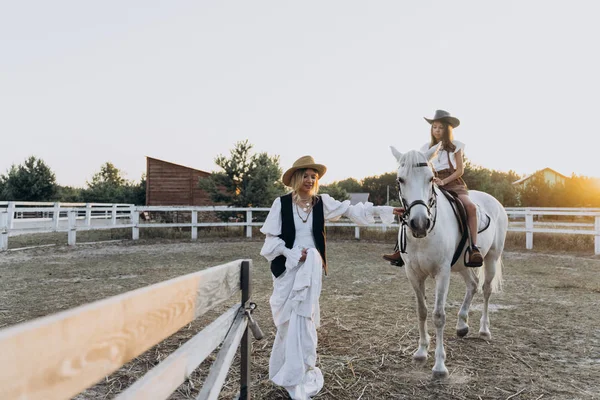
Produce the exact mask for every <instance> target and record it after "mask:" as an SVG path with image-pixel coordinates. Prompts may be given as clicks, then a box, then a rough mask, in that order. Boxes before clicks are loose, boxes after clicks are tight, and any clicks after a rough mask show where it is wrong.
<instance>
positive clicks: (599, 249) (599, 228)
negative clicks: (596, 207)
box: [594, 215, 600, 255]
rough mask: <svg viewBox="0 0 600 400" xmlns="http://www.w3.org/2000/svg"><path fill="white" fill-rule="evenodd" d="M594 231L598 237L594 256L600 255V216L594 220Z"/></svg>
mask: <svg viewBox="0 0 600 400" xmlns="http://www.w3.org/2000/svg"><path fill="white" fill-rule="evenodd" d="M594 229H595V231H596V237H595V238H594V254H596V255H598V254H600V215H596V218H595V219H594Z"/></svg>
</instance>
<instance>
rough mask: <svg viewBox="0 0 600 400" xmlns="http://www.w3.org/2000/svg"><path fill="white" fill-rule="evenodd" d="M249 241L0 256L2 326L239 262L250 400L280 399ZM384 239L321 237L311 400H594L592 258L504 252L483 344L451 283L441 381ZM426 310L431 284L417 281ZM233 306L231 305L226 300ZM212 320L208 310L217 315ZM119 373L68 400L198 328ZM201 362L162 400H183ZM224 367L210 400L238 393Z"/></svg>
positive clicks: (254, 243) (264, 274) (598, 336)
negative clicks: (250, 290)
mask: <svg viewBox="0 0 600 400" xmlns="http://www.w3.org/2000/svg"><path fill="white" fill-rule="evenodd" d="M261 245H262V242H261V241H260V240H258V239H255V240H227V239H218V240H202V241H199V242H189V241H185V240H183V241H182V240H177V241H175V240H171V241H169V240H160V241H159V240H142V241H140V242H138V243H133V242H130V241H126V242H122V243H107V244H88V245H79V246H77V247H75V248H68V247H67V246H56V247H47V248H39V249H30V250H22V251H15V252H9V253H4V254H0V328H4V327H6V326H10V325H13V324H16V323H19V322H23V321H27V320H31V319H33V318H36V317H41V316H44V315H47V314H51V313H55V312H57V311H61V310H66V309H69V308H72V307H75V306H78V305H81V304H84V303H88V302H91V301H94V300H99V299H103V298H106V297H108V296H112V295H116V294H119V293H123V292H126V291H129V290H132V289H135V288H138V287H142V286H146V285H149V284H153V283H157V282H160V281H163V280H166V279H169V278H173V277H176V276H179V275H183V274H186V273H190V272H195V271H197V270H199V269H203V268H206V267H210V266H214V265H218V264H222V263H224V262H228V261H232V260H234V259H238V258H251V259H253V261H254V265H253V272H252V273H253V285H254V294H253V300H254V302H256V303H257V304H258V310H257V311H256V312H255V313H254V316H255V319H256V320H257V321H258V323H259V324H260V326H261V327H262V330H263V331H264V333H265V338H264V339H263V340H262V341H260V342H256V341H255V342H254V344H253V351H252V382H253V386H252V392H253V398H254V399H286V398H287V395H286V393H285V391H284V390H282V389H280V388H278V387H275V386H273V385H272V384H271V383H270V381H269V380H268V357H269V352H270V348H271V345H272V342H273V338H274V335H275V329H274V326H273V323H272V320H271V313H270V310H269V307H268V298H269V295H270V292H271V286H272V283H271V282H272V281H271V276H270V273H269V269H268V265H267V263H266V261H265V260H264V259H262V258H261V257H260V256H259V251H260V247H261ZM392 246H393V243H376V242H366V241H353V240H347V241H330V242H329V246H328V256H329V257H328V258H329V264H330V274H329V276H328V277H326V278H325V279H324V285H323V292H322V295H321V307H322V315H321V320H322V326H321V328H320V330H319V347H318V353H319V359H318V365H319V366H320V368H321V369H322V370H323V373H324V375H325V387H324V389H323V391H322V392H321V393H320V394H319V395H318V396H317V397H316V398H318V399H363V400H366V399H569V400H571V399H596V398H600V257H598V256H589V255H578V256H574V255H568V254H542V253H539V252H525V251H510V252H505V255H504V278H505V285H504V292H503V293H501V294H496V295H493V296H492V299H491V306H490V309H491V314H490V320H491V332H492V339H491V340H490V341H484V340H481V339H479V338H478V336H477V331H478V329H479V318H480V316H481V312H480V310H481V308H480V306H481V295H480V294H478V295H476V297H475V300H474V302H473V307H472V310H471V314H470V326H471V331H470V332H469V334H468V335H467V337H465V338H463V339H459V338H457V337H456V334H455V324H456V314H457V312H458V308H459V306H460V304H461V302H462V298H463V296H464V284H463V282H462V280H461V279H460V277H459V276H455V277H453V280H452V283H451V288H450V293H449V296H448V302H447V307H446V312H447V324H446V330H445V345H446V352H447V361H446V365H447V367H448V369H449V371H450V377H449V378H448V379H447V380H445V381H434V380H432V378H431V368H432V366H433V359H432V358H433V357H432V356H433V348H434V345H435V334H434V331H433V325H432V322H431V318H429V320H428V325H429V331H430V334H431V336H432V345H431V349H430V357H429V359H428V361H427V363H426V365H424V366H420V365H415V364H413V363H412V361H411V355H412V353H413V352H414V351H415V349H416V346H417V339H418V331H417V320H416V315H415V302H414V296H413V292H412V288H411V287H410V285H409V283H408V280H407V278H406V276H405V273H404V271H403V269H400V268H397V267H392V266H389V264H386V263H385V262H383V260H381V258H380V255H381V254H382V253H385V252H389V251H390V249H391V247H392ZM427 293H428V305H429V312H430V314H431V309H432V300H433V281H431V280H429V281H428V285H427ZM233 301H235V299H232V303H233ZM215 314H216V313H215ZM209 317H212V316H207V318H204V320H200V321H198V322H195V323H194V324H191V325H190V326H188V327H186V328H184V329H183V330H181V331H180V332H178V333H177V334H175V335H173V336H172V337H171V338H169V339H168V340H166V341H165V342H163V343H161V344H160V345H158V346H155V347H154V348H152V349H150V350H149V351H148V352H146V353H145V354H143V355H142V356H140V357H138V358H137V359H135V360H134V361H132V362H131V363H129V364H127V365H126V366H124V367H123V368H122V369H120V370H119V371H118V372H116V373H115V374H113V375H111V376H109V377H107V378H106V379H105V380H103V381H102V382H101V383H99V384H98V385H96V386H94V387H92V388H90V389H88V390H87V391H85V392H84V393H82V394H81V395H79V396H77V399H104V398H113V397H114V395H115V394H116V393H118V392H120V391H122V390H123V389H124V388H125V387H127V386H128V385H129V384H131V383H132V382H133V381H134V380H135V379H137V378H138V377H140V376H142V375H143V374H144V372H146V371H147V370H148V369H149V368H150V367H151V366H152V365H155V364H156V363H158V362H159V361H160V360H162V359H164V358H165V357H166V356H168V354H169V353H170V352H172V351H173V350H175V349H176V348H177V347H178V346H179V345H181V344H182V343H183V342H184V341H185V340H186V339H187V338H189V337H191V336H192V335H193V334H195V333H196V332H197V331H198V329H200V328H201V327H202V326H203V324H205V323H206V319H208V318H209ZM208 365H209V364H208V362H206V363H203V364H202V366H201V367H200V371H199V372H196V373H194V374H193V375H192V377H191V378H190V379H189V380H188V381H187V382H186V383H184V384H183V385H181V387H180V388H179V389H178V390H177V391H176V392H175V393H174V394H173V395H172V396H171V399H193V398H195V396H196V395H197V393H198V390H199V387H200V386H201V385H202V377H203V376H205V374H206V369H207V367H208ZM238 380H239V375H238V369H237V368H236V367H234V368H232V370H231V372H230V374H229V376H228V381H227V383H226V385H225V387H224V390H223V392H222V396H221V398H223V399H231V398H232V397H233V396H234V395H235V393H236V392H237V385H238Z"/></svg>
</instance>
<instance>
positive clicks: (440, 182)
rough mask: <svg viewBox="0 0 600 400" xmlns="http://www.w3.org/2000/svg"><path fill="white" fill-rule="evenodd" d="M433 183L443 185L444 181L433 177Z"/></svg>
mask: <svg viewBox="0 0 600 400" xmlns="http://www.w3.org/2000/svg"><path fill="white" fill-rule="evenodd" d="M433 183H435V184H436V185H438V186H444V181H443V180H442V179H440V178H433Z"/></svg>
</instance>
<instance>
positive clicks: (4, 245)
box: [0, 211, 8, 251]
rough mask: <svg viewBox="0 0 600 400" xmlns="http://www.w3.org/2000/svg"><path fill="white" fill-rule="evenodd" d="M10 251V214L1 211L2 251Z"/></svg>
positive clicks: (0, 240) (0, 232)
mask: <svg viewBox="0 0 600 400" xmlns="http://www.w3.org/2000/svg"><path fill="white" fill-rule="evenodd" d="M6 250H8V213H7V212H6V211H0V251H6Z"/></svg>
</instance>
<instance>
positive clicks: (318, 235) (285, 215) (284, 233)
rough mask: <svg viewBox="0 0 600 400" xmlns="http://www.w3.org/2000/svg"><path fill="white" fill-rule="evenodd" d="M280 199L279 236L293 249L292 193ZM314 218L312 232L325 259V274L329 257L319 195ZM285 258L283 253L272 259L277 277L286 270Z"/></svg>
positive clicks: (314, 208)
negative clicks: (327, 256)
mask: <svg viewBox="0 0 600 400" xmlns="http://www.w3.org/2000/svg"><path fill="white" fill-rule="evenodd" d="M279 199H280V200H281V235H279V237H280V238H281V239H283V241H284V242H285V247H287V248H288V249H291V248H292V247H294V240H296V226H295V225H294V209H293V205H294V204H293V201H292V194H291V193H288V194H286V195H284V196H281V197H280V198H279ZM312 219H313V220H312V221H313V225H312V232H313V238H314V239H315V246H316V247H317V250H318V251H319V253H320V254H321V258H322V259H323V269H325V275H327V258H326V257H325V254H326V251H325V250H326V240H325V217H324V214H323V201H321V197H320V196H317V199H316V204H315V205H314V206H313V210H312ZM285 260H286V259H285V256H283V255H281V256H278V257H276V258H275V259H274V260H273V261H271V272H272V273H273V275H275V277H276V278H277V277H279V275H281V274H283V273H284V272H285Z"/></svg>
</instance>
